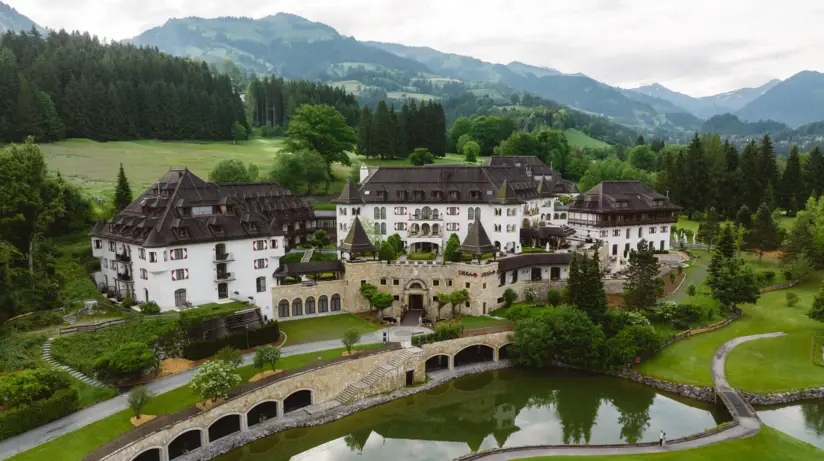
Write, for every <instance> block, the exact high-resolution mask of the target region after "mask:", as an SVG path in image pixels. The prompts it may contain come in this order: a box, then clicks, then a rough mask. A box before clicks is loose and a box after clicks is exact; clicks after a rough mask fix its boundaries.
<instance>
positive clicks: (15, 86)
mask: <svg viewBox="0 0 824 461" xmlns="http://www.w3.org/2000/svg"><path fill="white" fill-rule="evenodd" d="M19 87H20V81H19V78H18V76H17V60H16V58H15V57H14V53H12V52H11V50H9V49H8V48H6V47H0V142H2V141H3V140H11V139H13V138H14V137H15V134H16V133H15V132H14V131H15V130H14V116H15V102H16V101H17V96H18V91H19Z"/></svg>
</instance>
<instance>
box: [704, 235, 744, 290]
mask: <svg viewBox="0 0 824 461" xmlns="http://www.w3.org/2000/svg"><path fill="white" fill-rule="evenodd" d="M736 251H737V249H736V245H735V231H734V230H733V228H732V226H730V225H726V226H724V227H723V228H722V229H721V233H720V234H719V235H718V242H717V243H716V245H715V249H714V251H713V254H712V260H710V265H709V268H708V270H707V272H708V273H709V274H710V277H714V276H717V275H718V271H719V270H720V267H721V264H722V263H723V262H724V261H725V260H727V259H730V258H732V257H734V256H735V253H736Z"/></svg>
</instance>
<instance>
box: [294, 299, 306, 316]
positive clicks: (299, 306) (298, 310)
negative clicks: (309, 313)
mask: <svg viewBox="0 0 824 461" xmlns="http://www.w3.org/2000/svg"><path fill="white" fill-rule="evenodd" d="M299 315H303V301H301V299H300V298H295V299H293V300H292V316H293V317H297V316H299Z"/></svg>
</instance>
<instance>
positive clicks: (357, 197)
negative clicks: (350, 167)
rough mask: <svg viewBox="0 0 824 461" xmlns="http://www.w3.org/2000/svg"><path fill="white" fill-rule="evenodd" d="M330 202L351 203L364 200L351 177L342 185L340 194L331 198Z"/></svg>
mask: <svg viewBox="0 0 824 461" xmlns="http://www.w3.org/2000/svg"><path fill="white" fill-rule="evenodd" d="M332 203H340V204H353V203H364V202H363V197H361V193H360V191H359V190H358V186H357V185H356V184H355V183H353V182H352V180H351V179H347V180H346V185H345V186H343V190H342V191H341V193H340V196H338V198H336V199H334V200H332Z"/></svg>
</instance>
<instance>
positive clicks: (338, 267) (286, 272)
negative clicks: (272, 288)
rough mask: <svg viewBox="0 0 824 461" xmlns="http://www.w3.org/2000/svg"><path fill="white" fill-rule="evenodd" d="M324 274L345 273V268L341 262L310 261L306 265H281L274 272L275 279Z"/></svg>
mask: <svg viewBox="0 0 824 461" xmlns="http://www.w3.org/2000/svg"><path fill="white" fill-rule="evenodd" d="M324 272H341V273H342V272H346V267H345V266H344V265H343V263H342V262H340V261H338V260H335V261H310V262H308V263H289V264H281V265H280V267H278V269H277V270H276V271H275V272H274V274H273V275H274V277H275V278H281V277H300V276H301V275H304V274H321V273H324Z"/></svg>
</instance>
